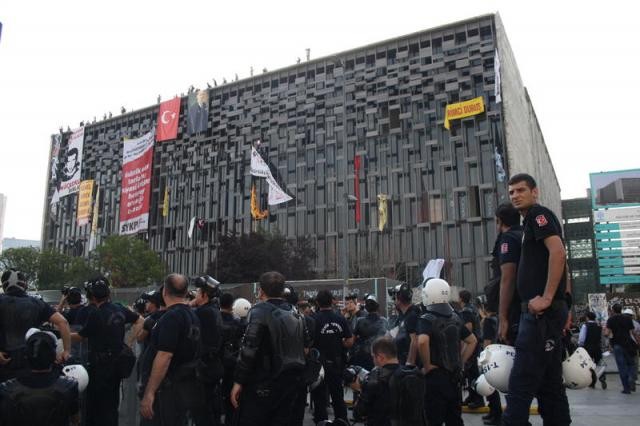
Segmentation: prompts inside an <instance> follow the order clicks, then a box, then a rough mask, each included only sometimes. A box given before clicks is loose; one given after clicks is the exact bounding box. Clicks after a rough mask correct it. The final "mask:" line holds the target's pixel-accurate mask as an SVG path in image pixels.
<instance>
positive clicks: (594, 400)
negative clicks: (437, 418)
mask: <svg viewBox="0 0 640 426" xmlns="http://www.w3.org/2000/svg"><path fill="white" fill-rule="evenodd" d="M607 384H608V387H607V390H602V388H601V387H600V383H598V384H597V385H596V389H590V388H587V389H581V390H571V389H567V396H568V398H569V405H570V408H571V417H572V420H573V425H577V426H627V425H629V426H631V425H633V426H637V425H639V424H640V393H639V392H640V391H639V392H635V393H632V394H631V395H625V394H622V393H621V391H622V385H621V384H620V379H619V377H618V375H617V374H607ZM639 389H640V387H639ZM503 403H504V395H503ZM533 405H536V401H535V400H534V402H533ZM328 411H329V419H332V418H333V417H332V415H331V408H329V410H328ZM349 415H351V411H349ZM482 416H483V414H463V415H462V419H463V421H464V424H465V425H470V426H476V425H477V426H480V425H483V424H484V423H483V422H482ZM529 421H530V422H531V424H532V425H533V426H542V418H541V417H540V416H539V415H532V416H531V417H530V419H529ZM304 426H314V423H313V420H312V418H311V414H310V413H309V412H308V411H307V413H306V415H305V421H304Z"/></svg>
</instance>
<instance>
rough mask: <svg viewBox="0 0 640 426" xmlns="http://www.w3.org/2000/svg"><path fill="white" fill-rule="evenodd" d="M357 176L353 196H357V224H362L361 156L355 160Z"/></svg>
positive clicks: (354, 179)
mask: <svg viewBox="0 0 640 426" xmlns="http://www.w3.org/2000/svg"><path fill="white" fill-rule="evenodd" d="M353 168H354V169H355V170H354V171H355V173H354V174H355V176H354V178H353V194H354V195H355V196H356V223H360V156H359V155H356V157H355V158H354V159H353Z"/></svg>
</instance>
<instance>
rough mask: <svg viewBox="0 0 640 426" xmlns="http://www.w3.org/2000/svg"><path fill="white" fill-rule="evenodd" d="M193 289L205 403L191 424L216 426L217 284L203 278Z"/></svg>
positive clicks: (218, 359) (218, 364) (219, 354)
mask: <svg viewBox="0 0 640 426" xmlns="http://www.w3.org/2000/svg"><path fill="white" fill-rule="evenodd" d="M194 285H195V287H196V289H197V290H196V298H195V299H194V300H193V302H192V303H193V304H194V305H195V306H196V309H195V312H196V315H197V316H198V319H199V320H200V326H201V330H202V332H201V337H202V353H201V355H200V357H201V360H202V363H203V365H202V368H201V370H200V374H199V378H200V381H202V384H203V387H204V392H205V400H206V401H207V404H206V405H205V410H203V411H202V412H200V411H198V412H196V413H195V416H194V422H195V424H196V426H209V425H217V424H219V423H220V414H221V405H222V401H221V399H220V398H221V397H220V380H222V376H223V374H224V372H223V366H222V315H221V314H220V309H218V298H219V297H220V283H219V282H218V281H217V280H215V279H213V278H212V277H210V276H209V275H203V276H201V277H198V278H196V279H195V281H194Z"/></svg>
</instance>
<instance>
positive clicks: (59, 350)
mask: <svg viewBox="0 0 640 426" xmlns="http://www.w3.org/2000/svg"><path fill="white" fill-rule="evenodd" d="M39 332H42V333H47V334H48V335H49V336H51V337H52V338H53V339H54V340H55V341H56V355H60V354H61V353H62V352H64V345H63V344H62V339H58V338H57V337H56V335H55V334H53V333H52V332H50V331H45V330H40V329H39V328H35V327H31V328H30V329H29V330H27V332H26V333H25V335H24V340H25V341H27V340H29V337H31V336H32V335H33V334H35V333H39Z"/></svg>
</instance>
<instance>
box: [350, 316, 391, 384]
mask: <svg viewBox="0 0 640 426" xmlns="http://www.w3.org/2000/svg"><path fill="white" fill-rule="evenodd" d="M387 328H388V324H387V320H386V319H385V318H383V317H381V316H380V315H378V313H376V312H369V313H368V314H367V316H365V317H362V318H358V321H357V322H356V328H355V329H354V330H353V334H354V336H356V342H355V345H354V349H353V355H352V359H351V361H350V362H351V364H355V365H359V366H361V367H362V368H365V369H367V370H369V371H371V370H372V369H373V358H371V344H372V343H373V341H374V340H375V339H376V338H377V337H380V336H384V334H385V333H386V332H387Z"/></svg>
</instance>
